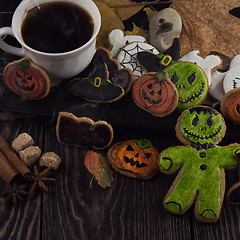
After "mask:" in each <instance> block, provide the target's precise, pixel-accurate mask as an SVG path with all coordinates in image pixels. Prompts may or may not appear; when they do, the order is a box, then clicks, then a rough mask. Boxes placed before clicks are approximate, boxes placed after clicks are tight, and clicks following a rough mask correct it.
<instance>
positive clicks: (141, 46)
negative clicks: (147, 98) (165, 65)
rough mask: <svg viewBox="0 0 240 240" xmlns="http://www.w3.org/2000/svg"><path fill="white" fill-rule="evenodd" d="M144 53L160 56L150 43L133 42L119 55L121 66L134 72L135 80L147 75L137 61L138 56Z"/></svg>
mask: <svg viewBox="0 0 240 240" xmlns="http://www.w3.org/2000/svg"><path fill="white" fill-rule="evenodd" d="M142 51H150V52H152V53H154V54H159V52H158V50H157V49H156V48H154V47H153V46H152V45H150V44H148V43H143V42H132V43H129V44H127V45H126V46H124V47H123V48H122V49H121V50H120V52H119V54H118V55H117V60H118V61H119V63H120V64H121V66H122V67H124V68H130V69H131V70H132V72H133V74H134V77H135V80H136V79H138V78H139V77H140V76H142V75H143V74H145V73H146V72H145V71H144V69H143V68H142V67H141V66H140V65H139V63H138V62H137V59H136V57H137V54H138V53H139V52H142Z"/></svg>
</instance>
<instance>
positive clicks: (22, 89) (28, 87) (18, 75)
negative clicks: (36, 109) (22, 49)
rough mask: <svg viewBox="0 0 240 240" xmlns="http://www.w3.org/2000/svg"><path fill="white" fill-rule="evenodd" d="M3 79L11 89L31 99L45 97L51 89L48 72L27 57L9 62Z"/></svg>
mask: <svg viewBox="0 0 240 240" xmlns="http://www.w3.org/2000/svg"><path fill="white" fill-rule="evenodd" d="M3 80H4V82H5V84H6V85H7V87H8V88H9V89H10V90H11V91H13V92H14V93H16V94H18V95H20V96H22V97H24V98H27V99H30V100H38V99H41V98H44V97H46V96H47V95H48V93H49V91H50V79H49V77H48V75H47V74H46V72H45V71H44V70H43V69H42V68H41V67H39V66H38V65H36V64H35V63H34V62H33V61H32V60H31V59H30V58H27V57H25V58H22V59H20V60H16V61H14V62H10V63H9V64H7V66H6V67H5V69H4V71H3Z"/></svg>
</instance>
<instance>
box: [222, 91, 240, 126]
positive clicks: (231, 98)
mask: <svg viewBox="0 0 240 240" xmlns="http://www.w3.org/2000/svg"><path fill="white" fill-rule="evenodd" d="M220 106H221V112H222V114H223V116H224V117H225V118H227V119H228V120H230V121H231V122H233V123H234V124H237V125H239V124H240V88H236V89H233V90H231V91H229V92H228V93H226V94H225V95H224V96H223V99H222V101H221V105H220Z"/></svg>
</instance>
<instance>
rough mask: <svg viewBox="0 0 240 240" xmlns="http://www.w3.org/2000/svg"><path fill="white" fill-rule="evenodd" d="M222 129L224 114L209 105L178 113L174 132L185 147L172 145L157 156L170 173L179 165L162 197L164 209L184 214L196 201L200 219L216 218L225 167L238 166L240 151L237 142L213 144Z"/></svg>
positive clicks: (163, 170)
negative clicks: (223, 144) (237, 156)
mask: <svg viewBox="0 0 240 240" xmlns="http://www.w3.org/2000/svg"><path fill="white" fill-rule="evenodd" d="M225 131H226V125H225V122H224V119H223V117H222V116H221V114H220V113H218V112H217V111H216V110H214V109H212V108H209V107H205V106H197V107H192V108H189V109H187V110H185V111H184V112H183V113H182V114H181V116H180V117H179V119H178V122H177V124H176V133H177V137H178V139H179V140H180V141H181V142H182V143H183V144H185V145H187V146H177V147H171V148H168V149H166V150H164V151H162V152H161V153H160V155H159V168H160V171H161V172H163V173H168V174H171V173H174V172H176V171H177V170H178V169H179V168H180V171H179V174H178V175H177V177H176V178H175V180H174V182H173V184H172V186H171V187H170V189H169V191H168V193H167V195H166V196H165V198H164V200H163V203H164V208H165V209H167V210H168V211H170V212H172V213H175V214H183V213H184V212H185V211H186V210H187V209H188V208H190V206H191V205H192V204H193V202H194V201H195V216H196V218H197V219H198V220H199V221H203V222H215V221H217V219H218V218H219V215H220V211H221V207H222V202H223V198H224V193H225V173H224V168H227V169H231V168H235V167H237V166H238V160H237V158H236V157H235V153H236V152H238V151H239V150H240V145H239V144H231V145H228V146H226V147H220V146H217V145H216V144H217V143H219V142H220V141H221V139H222V138H223V136H224V134H225Z"/></svg>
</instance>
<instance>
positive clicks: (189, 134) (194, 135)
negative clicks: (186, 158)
mask: <svg viewBox="0 0 240 240" xmlns="http://www.w3.org/2000/svg"><path fill="white" fill-rule="evenodd" d="M221 129H222V125H221V126H219V127H218V129H217V131H216V132H215V133H213V134H211V135H208V136H200V135H198V134H196V133H192V132H189V131H188V130H187V129H186V128H184V129H183V131H184V133H186V134H187V135H188V136H192V137H194V138H197V139H201V140H207V139H209V138H210V139H212V138H214V137H215V136H216V135H217V134H218V133H219V132H220V131H221Z"/></svg>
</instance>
